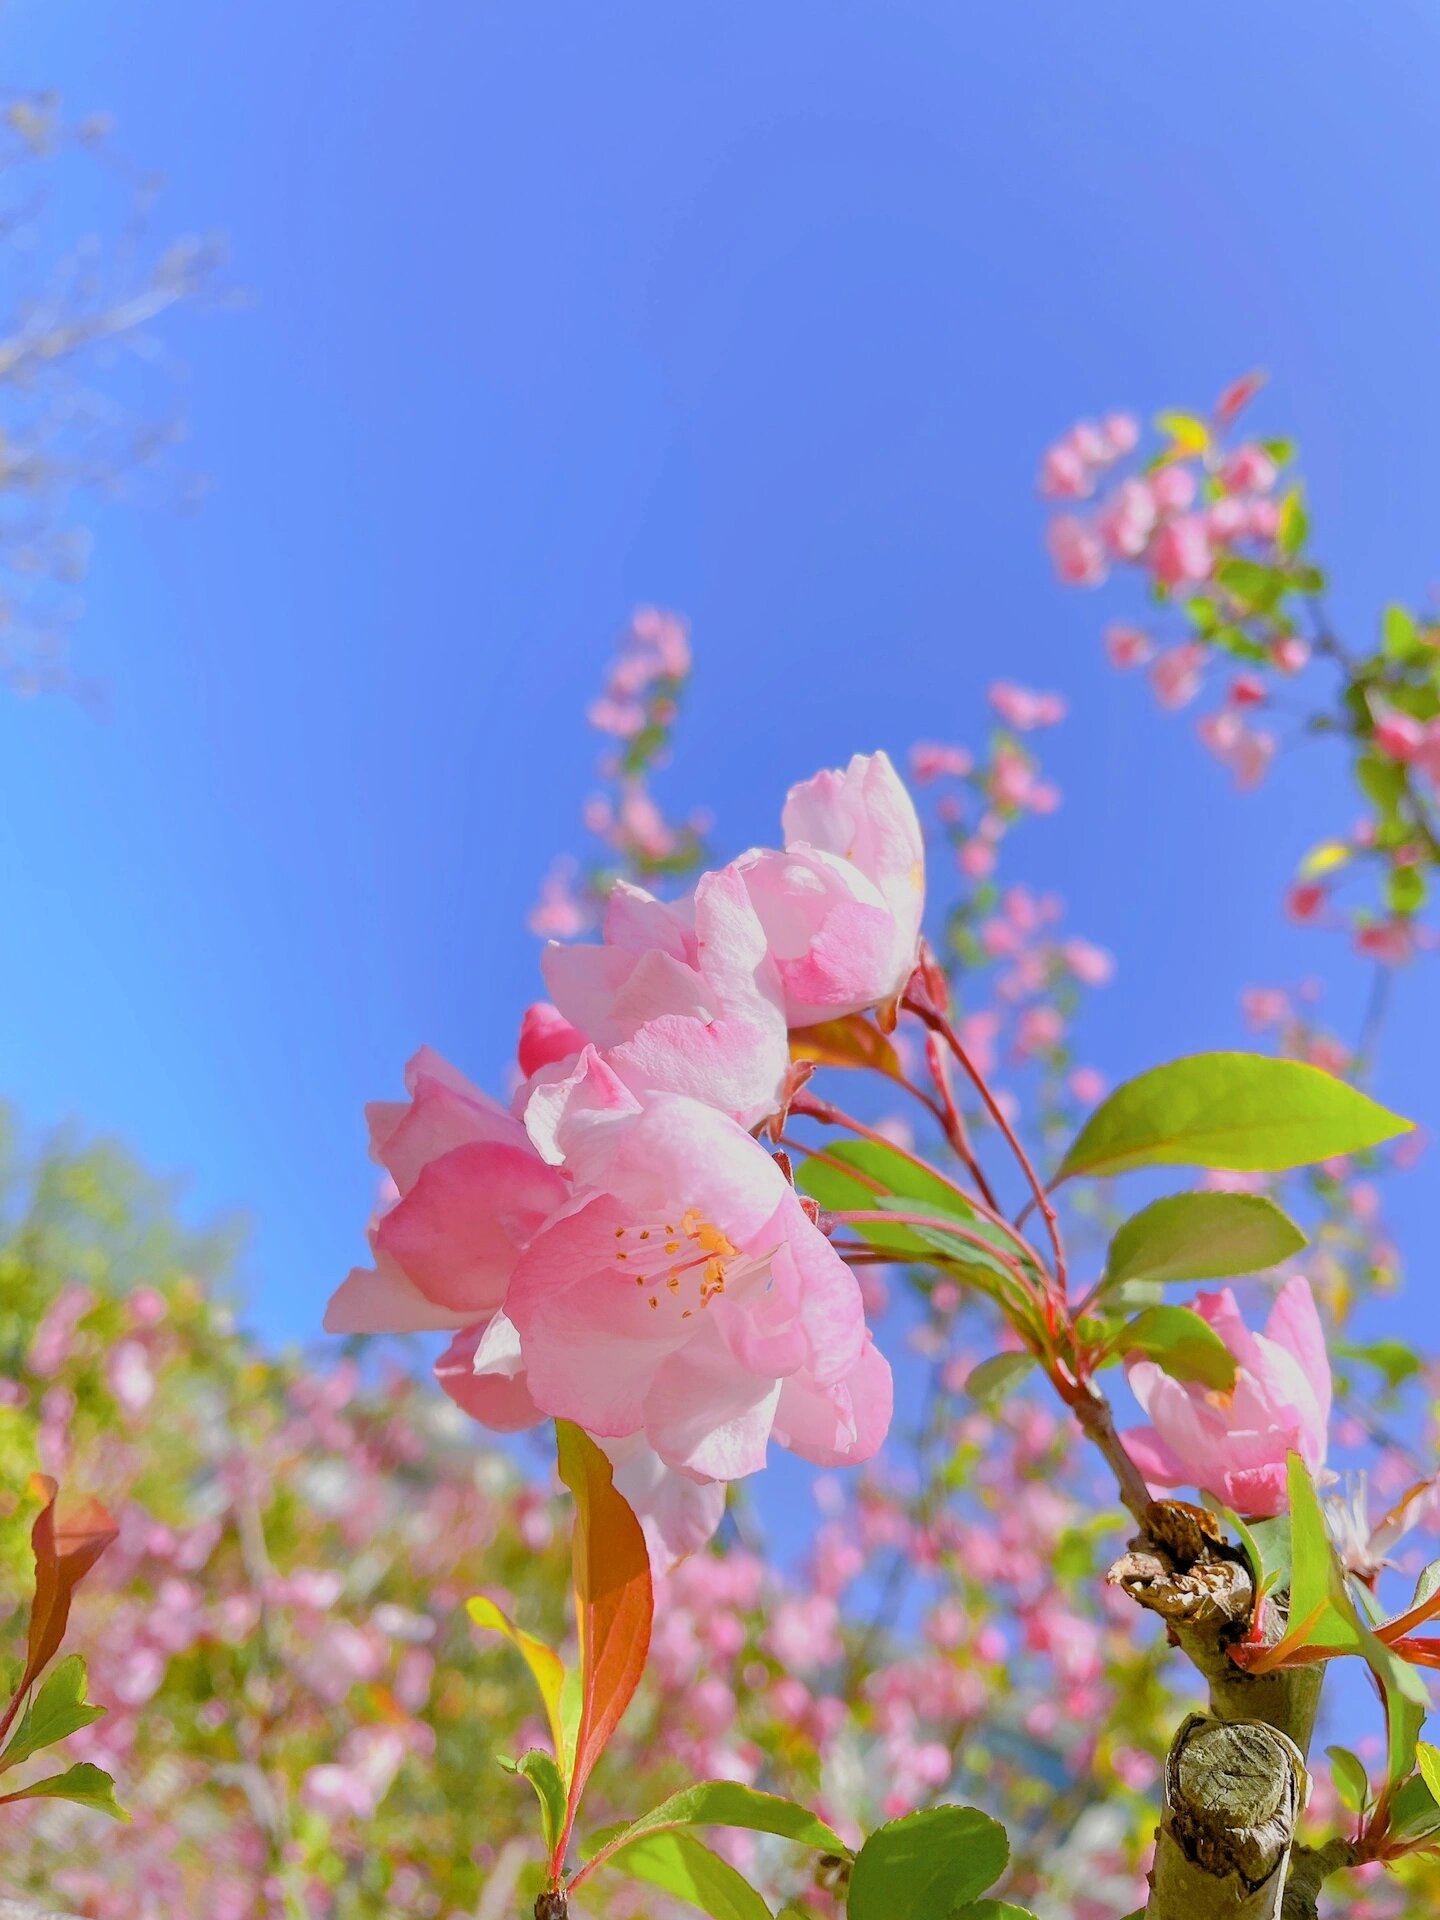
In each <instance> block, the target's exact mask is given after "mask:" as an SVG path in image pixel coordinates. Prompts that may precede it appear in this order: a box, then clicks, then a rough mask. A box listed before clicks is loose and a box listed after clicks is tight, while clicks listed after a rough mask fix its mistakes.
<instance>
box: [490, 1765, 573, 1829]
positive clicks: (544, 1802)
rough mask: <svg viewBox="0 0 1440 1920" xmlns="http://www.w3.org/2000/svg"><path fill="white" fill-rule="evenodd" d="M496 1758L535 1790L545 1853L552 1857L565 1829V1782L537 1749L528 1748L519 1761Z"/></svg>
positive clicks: (555, 1767)
mask: <svg viewBox="0 0 1440 1920" xmlns="http://www.w3.org/2000/svg"><path fill="white" fill-rule="evenodd" d="M497 1757H498V1758H499V1760H500V1764H501V1766H502V1767H504V1769H505V1771H506V1772H507V1773H515V1774H523V1776H524V1777H525V1779H527V1780H528V1781H529V1782H530V1784H531V1786H532V1787H533V1788H534V1789H535V1797H536V1799H537V1800H538V1801H539V1802H540V1822H541V1825H542V1826H543V1827H544V1829H545V1851H546V1852H547V1853H553V1852H554V1850H555V1843H556V1841H557V1840H558V1839H559V1838H560V1834H561V1831H562V1829H563V1828H564V1825H565V1782H564V1781H563V1780H562V1779H561V1777H560V1769H559V1767H557V1766H556V1764H555V1762H554V1760H552V1759H551V1757H550V1755H549V1754H548V1753H544V1752H542V1751H541V1750H540V1748H539V1747H531V1748H530V1750H529V1752H528V1753H522V1754H521V1756H520V1758H519V1759H518V1760H507V1759H505V1758H504V1756H503V1755H500V1756H497Z"/></svg>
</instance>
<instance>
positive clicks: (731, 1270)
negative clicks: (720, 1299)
mask: <svg viewBox="0 0 1440 1920" xmlns="http://www.w3.org/2000/svg"><path fill="white" fill-rule="evenodd" d="M615 1241H616V1246H615V1263H616V1265H617V1267H619V1269H620V1270H621V1272H622V1273H624V1274H625V1275H626V1277H627V1278H628V1279H631V1280H633V1281H634V1282H635V1285H636V1286H637V1287H639V1288H641V1289H642V1291H643V1292H644V1294H645V1296H646V1298H647V1300H648V1302H649V1305H650V1309H651V1311H652V1312H655V1313H658V1312H659V1310H660V1305H661V1302H662V1300H667V1301H673V1302H674V1303H675V1305H676V1306H677V1307H678V1308H679V1310H680V1318H681V1319H682V1320H688V1319H690V1317H691V1315H692V1314H693V1313H694V1312H695V1310H696V1308H697V1307H698V1308H704V1307H708V1306H709V1304H710V1302H711V1301H712V1300H713V1299H715V1298H716V1297H717V1295H720V1294H723V1293H724V1291H725V1283H726V1280H727V1278H728V1279H733V1278H734V1277H735V1268H736V1267H737V1266H741V1267H746V1268H748V1267H751V1266H757V1265H759V1264H760V1263H757V1262H755V1261H749V1260H747V1259H746V1257H745V1256H744V1255H743V1254H742V1253H741V1252H740V1249H739V1248H738V1247H736V1246H733V1245H732V1244H731V1242H730V1241H729V1240H727V1239H726V1237H725V1235H724V1234H723V1233H722V1232H721V1231H720V1229H719V1228H718V1227H717V1226H716V1225H715V1224H714V1223H713V1221H710V1220H707V1219H705V1217H704V1216H703V1214H701V1213H700V1212H699V1211H698V1210H697V1209H696V1208H695V1207H687V1208H686V1210H685V1211H684V1212H683V1213H682V1214H680V1215H679V1217H678V1219H672V1220H650V1221H641V1222H639V1223H638V1224H637V1225H635V1226H629V1227H617V1228H616V1229H615Z"/></svg>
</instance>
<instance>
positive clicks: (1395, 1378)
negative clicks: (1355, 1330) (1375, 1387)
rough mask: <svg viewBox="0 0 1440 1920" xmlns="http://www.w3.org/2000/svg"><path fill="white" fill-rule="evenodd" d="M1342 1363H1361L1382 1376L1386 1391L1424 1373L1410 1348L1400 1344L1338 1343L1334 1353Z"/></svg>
mask: <svg viewBox="0 0 1440 1920" xmlns="http://www.w3.org/2000/svg"><path fill="white" fill-rule="evenodd" d="M1332 1350H1333V1351H1334V1352H1335V1353H1336V1354H1338V1355H1339V1356H1340V1358H1341V1359H1343V1360H1363V1361H1365V1362H1366V1364H1367V1365H1369V1366H1372V1367H1376V1368H1378V1370H1379V1371H1380V1372H1381V1373H1382V1374H1384V1376H1385V1384H1386V1386H1387V1387H1392V1388H1393V1387H1403V1386H1404V1384H1405V1382H1406V1381H1407V1380H1413V1379H1414V1378H1415V1376H1416V1374H1418V1373H1420V1372H1422V1371H1423V1368H1424V1362H1423V1361H1422V1360H1421V1358H1420V1356H1419V1354H1418V1353H1416V1352H1415V1349H1414V1348H1413V1347H1407V1346H1406V1344H1405V1342H1404V1341H1403V1340H1370V1341H1367V1342H1365V1343H1364V1344H1363V1345H1357V1344H1356V1343H1355V1342H1354V1341H1353V1340H1337V1341H1335V1342H1334V1343H1333V1349H1332Z"/></svg>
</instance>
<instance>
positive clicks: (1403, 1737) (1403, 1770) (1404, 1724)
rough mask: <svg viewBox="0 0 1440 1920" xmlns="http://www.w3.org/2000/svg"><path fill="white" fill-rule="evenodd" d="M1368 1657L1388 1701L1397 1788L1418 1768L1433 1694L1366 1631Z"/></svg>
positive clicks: (1390, 1776)
mask: <svg viewBox="0 0 1440 1920" xmlns="http://www.w3.org/2000/svg"><path fill="white" fill-rule="evenodd" d="M1361 1632H1362V1634H1363V1636H1364V1654H1365V1658H1366V1659H1367V1660H1368V1661H1369V1663H1370V1670H1371V1672H1372V1673H1373V1674H1374V1675H1375V1678H1376V1679H1377V1680H1378V1681H1379V1682H1380V1691H1381V1693H1382V1694H1383V1695H1384V1699H1385V1758H1386V1769H1385V1778H1386V1782H1387V1784H1388V1785H1389V1786H1391V1787H1396V1786H1398V1785H1399V1784H1400V1782H1401V1781H1402V1780H1403V1779H1404V1778H1405V1776H1406V1775H1407V1774H1408V1773H1409V1772H1410V1769H1411V1768H1412V1767H1413V1766H1414V1764H1415V1755H1416V1752H1417V1743H1418V1741H1419V1739H1420V1729H1421V1728H1422V1727H1423V1726H1424V1724H1425V1716H1426V1714H1428V1713H1429V1711H1430V1693H1429V1689H1428V1688H1427V1687H1426V1685H1425V1682H1424V1681H1423V1680H1422V1679H1421V1678H1420V1676H1419V1674H1418V1673H1416V1671H1415V1669H1414V1668H1413V1667H1412V1666H1411V1665H1410V1664H1409V1662H1408V1661H1406V1660H1404V1659H1402V1658H1401V1656H1400V1655H1399V1654H1398V1653H1392V1652H1391V1650H1390V1648H1389V1647H1387V1646H1386V1645H1385V1644H1384V1642H1383V1641H1381V1640H1377V1639H1376V1638H1375V1635H1374V1634H1373V1633H1371V1631H1370V1629H1369V1628H1368V1627H1362V1628H1361Z"/></svg>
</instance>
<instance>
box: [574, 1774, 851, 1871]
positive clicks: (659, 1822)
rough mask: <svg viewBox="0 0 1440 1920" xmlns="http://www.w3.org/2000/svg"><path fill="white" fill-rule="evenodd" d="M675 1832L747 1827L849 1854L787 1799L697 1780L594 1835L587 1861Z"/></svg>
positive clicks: (838, 1840)
mask: <svg viewBox="0 0 1440 1920" xmlns="http://www.w3.org/2000/svg"><path fill="white" fill-rule="evenodd" d="M676 1827H746V1828H748V1829H749V1830H750V1831H751V1832H752V1833H773V1834H778V1835H779V1837H780V1838H781V1839H782V1840H794V1841H797V1842H798V1843H799V1844H800V1845H801V1846H803V1847H814V1848H816V1849H817V1850H818V1851H819V1852H821V1853H847V1852H848V1851H849V1849H848V1848H847V1847H846V1845H845V1842H844V1841H843V1840H842V1839H841V1838H840V1836H839V1834H838V1833H836V1832H835V1830H834V1828H833V1827H828V1826H826V1824H825V1822H824V1821H823V1820H822V1819H821V1818H820V1817H819V1815H818V1814H814V1813H811V1812H810V1810H809V1808H808V1807H802V1806H801V1805H800V1804H799V1803H798V1802H797V1801H794V1800H786V1799H784V1798H782V1796H781V1795H780V1794H778V1793H761V1792H760V1791H759V1790H758V1789H757V1788H755V1787H746V1786H742V1785H741V1784H740V1782H739V1781H738V1780H701V1781H700V1782H698V1784H697V1785H695V1786H693V1787H682V1788H681V1789H680V1791H679V1793H672V1794H671V1796H670V1798H669V1799H668V1800H662V1801H661V1802H660V1804H659V1806H658V1807H652V1808H651V1809H650V1811H649V1813H642V1814H641V1815H640V1817H639V1819H638V1820H632V1821H631V1822H630V1824H629V1825H628V1826H621V1827H612V1828H611V1829H610V1830H609V1831H608V1833H606V1834H603V1835H601V1834H597V1835H594V1836H593V1837H592V1839H591V1840H590V1842H589V1844H588V1846H587V1847H586V1848H585V1849H584V1852H585V1856H586V1858H587V1859H588V1858H590V1857H591V1855H592V1854H595V1853H598V1852H599V1851H600V1850H601V1849H602V1847H603V1848H604V1849H607V1850H608V1851H607V1857H608V1853H609V1852H614V1853H618V1852H620V1851H621V1849H622V1848H626V1847H629V1846H631V1845H633V1843H634V1842H635V1841H636V1840H639V1839H641V1838H642V1837H643V1836H644V1835H645V1834H647V1833H663V1832H667V1831H670V1830H673V1829H674V1828H676Z"/></svg>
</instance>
